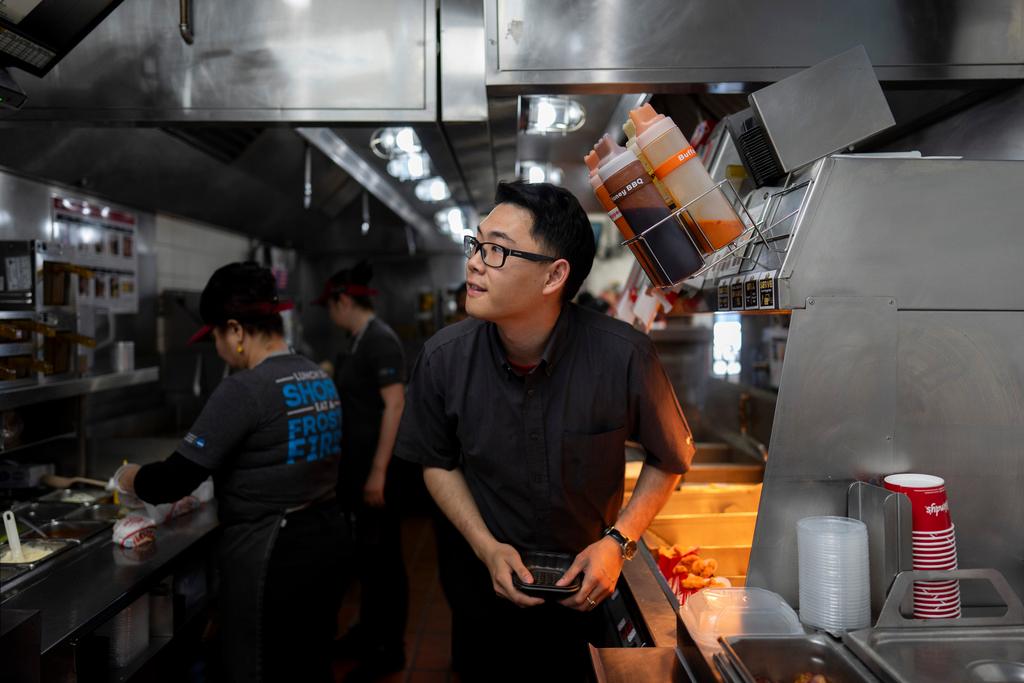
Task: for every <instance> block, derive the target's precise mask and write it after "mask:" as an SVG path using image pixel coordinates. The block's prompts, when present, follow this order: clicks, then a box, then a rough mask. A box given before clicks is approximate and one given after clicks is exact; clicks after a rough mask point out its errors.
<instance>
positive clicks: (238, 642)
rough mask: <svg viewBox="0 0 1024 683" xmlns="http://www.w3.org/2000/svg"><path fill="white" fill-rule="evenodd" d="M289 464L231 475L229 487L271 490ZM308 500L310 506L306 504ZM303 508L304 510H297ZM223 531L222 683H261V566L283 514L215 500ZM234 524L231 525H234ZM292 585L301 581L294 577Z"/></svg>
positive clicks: (264, 567) (264, 572)
mask: <svg viewBox="0 0 1024 683" xmlns="http://www.w3.org/2000/svg"><path fill="white" fill-rule="evenodd" d="M286 467H289V465H278V466H275V467H261V468H257V469H250V470H235V471H233V472H232V473H231V475H230V476H231V488H232V489H237V488H240V489H242V490H273V486H274V482H275V479H276V473H277V472H279V471H280V470H281V469H283V468H286ZM312 502H313V501H310V503H312ZM303 507H304V506H303ZM218 508H219V510H220V512H221V516H222V518H224V519H226V520H228V521H227V522H226V523H225V524H224V527H223V532H222V537H221V546H220V570H221V579H222V580H221V584H220V605H221V624H222V626H223V628H222V630H221V632H222V640H223V667H224V678H225V680H227V681H232V682H235V681H237V682H238V683H243V682H245V683H254V682H256V683H258V682H259V681H261V680H262V679H263V648H262V645H263V595H264V592H265V589H266V576H267V567H268V564H269V562H270V556H271V554H272V553H273V551H274V543H275V541H276V539H277V536H278V533H279V531H280V529H281V525H282V523H283V522H284V520H285V517H286V512H287V511H285V510H276V511H275V510H272V509H268V507H267V505H266V504H265V503H258V502H255V501H247V500H245V499H244V498H242V497H240V496H229V497H225V498H221V499H219V500H218ZM236 520H237V521H236ZM294 580H295V581H303V580H306V577H304V576H302V575H297V576H295V577H294Z"/></svg>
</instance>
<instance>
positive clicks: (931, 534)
mask: <svg viewBox="0 0 1024 683" xmlns="http://www.w3.org/2000/svg"><path fill="white" fill-rule="evenodd" d="M911 538H912V539H913V540H915V541H925V542H928V541H949V540H953V539H955V538H956V528H955V527H949V528H948V529H943V530H942V531H914V532H913V534H912V536H911Z"/></svg>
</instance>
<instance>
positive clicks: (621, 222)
mask: <svg viewBox="0 0 1024 683" xmlns="http://www.w3.org/2000/svg"><path fill="white" fill-rule="evenodd" d="M583 161H584V162H586V164H587V168H588V169H590V187H591V188H593V190H594V196H595V197H597V201H598V203H600V204H601V208H602V209H604V210H605V211H606V212H608V217H609V218H611V219H612V222H613V223H615V227H617V228H618V229H619V232H621V233H622V236H623V237H624V238H625V239H627V240H629V239H632V238H633V237H634V236H636V233H634V232H633V229H632V228H631V227H629V223H628V222H626V219H625V217H624V216H623V215H622V212H621V211H619V207H617V206H615V202H613V201H612V198H611V195H609V194H608V188H606V187H605V186H604V183H603V182H601V176H599V175H598V174H597V167H598V164H599V163H600V160H599V159H598V157H597V152H590V153H589V154H587V156H585V157H583ZM629 250H630V251H632V252H633V256H635V257H636V260H637V261H639V262H640V265H641V266H642V267H643V269H644V272H651V271H652V269H653V264H651V262H650V258H649V257H648V256H647V253H646V252H645V251H644V250H643V249H641V248H640V244H639V243H638V242H632V243H630V245H629Z"/></svg>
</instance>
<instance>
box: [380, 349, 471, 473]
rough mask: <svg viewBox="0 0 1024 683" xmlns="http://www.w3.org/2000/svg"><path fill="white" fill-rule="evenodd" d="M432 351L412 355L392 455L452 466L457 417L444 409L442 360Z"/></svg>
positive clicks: (428, 464)
mask: <svg viewBox="0 0 1024 683" xmlns="http://www.w3.org/2000/svg"><path fill="white" fill-rule="evenodd" d="M438 356H439V354H437V353H434V354H432V355H429V356H428V355H427V353H426V352H424V353H421V354H420V355H419V357H418V358H417V359H416V364H415V365H414V366H413V369H412V376H411V377H410V379H409V386H408V387H407V389H406V394H405V410H404V411H403V412H402V421H401V423H400V425H399V428H398V438H397V440H396V442H395V455H396V456H397V457H399V458H401V459H402V460H407V461H409V462H414V463H418V464H420V465H423V466H425V467H441V468H444V469H446V470H453V469H455V468H456V467H457V466H458V464H459V441H458V436H457V431H456V430H457V426H458V425H457V421H456V419H455V418H453V417H451V418H450V417H449V416H448V415H447V413H446V410H445V397H444V391H443V389H442V387H443V386H444V381H443V372H444V368H443V363H442V362H441V359H440V358H439V357H438Z"/></svg>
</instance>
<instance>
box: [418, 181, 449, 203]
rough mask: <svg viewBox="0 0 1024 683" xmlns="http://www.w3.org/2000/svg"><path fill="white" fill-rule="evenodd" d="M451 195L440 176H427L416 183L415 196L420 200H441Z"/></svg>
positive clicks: (446, 184)
mask: <svg viewBox="0 0 1024 683" xmlns="http://www.w3.org/2000/svg"><path fill="white" fill-rule="evenodd" d="M451 196H452V193H451V191H450V190H449V189H448V183H446V182H445V181H444V180H443V179H442V178H427V179H426V180H421V181H420V182H418V183H416V198H417V199H419V200H420V201H421V202H443V201H444V200H446V199H448V198H449V197H451Z"/></svg>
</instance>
